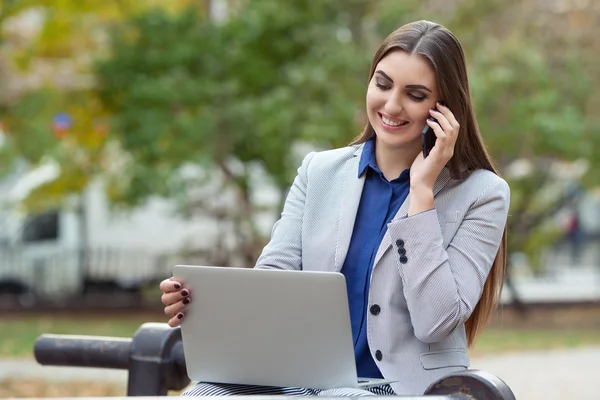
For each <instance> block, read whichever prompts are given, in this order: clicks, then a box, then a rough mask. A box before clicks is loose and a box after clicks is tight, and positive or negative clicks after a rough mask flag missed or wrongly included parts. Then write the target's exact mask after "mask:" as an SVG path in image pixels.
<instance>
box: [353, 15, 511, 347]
mask: <svg viewBox="0 0 600 400" xmlns="http://www.w3.org/2000/svg"><path fill="white" fill-rule="evenodd" d="M394 50H402V51H405V52H407V53H409V54H415V55H419V56H422V57H424V58H425V59H426V60H428V61H429V63H430V65H431V66H432V68H433V70H434V71H435V74H436V76H437V83H438V88H439V93H440V96H441V99H440V100H443V101H444V103H445V105H446V106H448V108H449V109H450V110H451V111H452V113H453V114H454V116H455V117H456V120H457V121H458V122H459V123H460V131H459V134H458V138H457V141H456V145H455V148H454V155H453V157H452V158H451V159H450V161H449V162H448V165H447V167H448V169H449V170H450V174H451V176H452V177H453V178H454V179H464V178H466V177H467V176H468V175H469V174H470V173H471V172H473V171H475V170H477V169H487V170H489V171H492V172H494V173H495V174H497V175H499V174H498V171H497V170H496V168H495V166H494V164H493V162H492V159H491V158H490V156H489V154H488V152H487V150H486V149H485V146H484V144H483V140H482V138H481V134H480V133H479V127H478V126H477V120H476V119H475V111H474V109H473V104H472V102H471V95H470V92H469V81H468V78H467V66H466V61H465V56H464V52H463V50H462V46H461V45H460V42H459V41H458V39H457V38H456V37H455V36H454V35H453V34H452V32H450V31H449V30H448V29H446V28H444V27H443V26H442V25H440V24H436V23H434V22H430V21H417V22H412V23H410V24H407V25H404V26H402V27H400V28H398V29H396V30H395V31H394V32H392V33H391V34H390V35H389V36H388V37H387V38H385V40H384V41H383V43H382V44H381V46H380V47H379V49H378V50H377V51H376V52H375V56H374V57H373V63H372V64H371V70H370V72H369V79H368V81H370V80H371V78H372V77H373V74H374V73H375V68H376V67H377V64H379V62H380V61H381V60H382V59H383V58H384V57H385V56H386V55H387V54H388V53H390V52H391V51H394ZM374 135H375V131H374V130H373V127H372V126H371V124H370V122H367V125H366V126H365V129H364V131H363V132H362V134H360V135H359V136H358V137H357V138H356V139H354V141H353V142H352V143H351V144H360V143H364V142H366V141H367V140H369V139H370V138H371V137H373V136H374ZM505 268H506V228H505V229H504V234H503V236H502V242H501V244H500V248H499V249H498V254H497V255H496V259H495V260H494V264H493V265H492V269H491V271H490V273H489V275H488V277H487V280H486V282H485V285H484V287H483V292H482V294H481V298H480V299H479V302H478V303H477V306H476V307H475V309H474V310H473V313H472V314H471V316H470V317H469V319H468V320H467V322H466V324H465V325H466V331H467V343H468V344H469V346H471V345H473V343H474V341H475V338H476V337H477V334H478V333H479V332H480V331H481V330H482V328H483V327H484V326H485V325H486V323H487V322H488V321H489V319H490V317H491V315H492V313H493V312H494V309H495V308H496V305H497V304H498V302H499V300H500V294H501V291H502V286H503V284H504V271H505Z"/></svg>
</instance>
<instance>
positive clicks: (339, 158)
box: [309, 145, 362, 172]
mask: <svg viewBox="0 0 600 400" xmlns="http://www.w3.org/2000/svg"><path fill="white" fill-rule="evenodd" d="M361 151H362V145H352V146H346V147H340V148H336V149H331V150H322V151H317V152H313V154H312V158H311V160H310V165H309V172H311V171H316V172H319V171H324V170H325V171H326V170H331V168H336V167H339V166H341V165H344V164H345V163H346V161H348V160H349V159H352V158H353V157H358V156H359V155H360V152H361Z"/></svg>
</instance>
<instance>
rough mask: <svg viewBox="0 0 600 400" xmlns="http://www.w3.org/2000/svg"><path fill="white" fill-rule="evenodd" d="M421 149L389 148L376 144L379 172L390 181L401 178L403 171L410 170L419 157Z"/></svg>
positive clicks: (376, 159)
mask: <svg viewBox="0 0 600 400" xmlns="http://www.w3.org/2000/svg"><path fill="white" fill-rule="evenodd" d="M419 151H420V149H417V150H416V151H415V149H414V148H410V147H407V148H395V149H393V148H389V147H386V146H385V145H382V144H381V143H377V142H376V143H375V161H377V166H378V167H379V170H380V171H381V172H382V173H383V176H385V178H386V179H387V180H388V181H392V180H394V179H396V178H398V177H399V176H400V174H401V173H402V171H404V170H406V169H409V168H410V166H411V165H412V163H413V161H414V160H415V158H416V157H417V155H418V152H419Z"/></svg>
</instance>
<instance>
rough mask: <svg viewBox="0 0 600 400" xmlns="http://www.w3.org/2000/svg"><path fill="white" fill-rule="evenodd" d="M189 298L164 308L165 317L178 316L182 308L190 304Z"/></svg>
mask: <svg viewBox="0 0 600 400" xmlns="http://www.w3.org/2000/svg"><path fill="white" fill-rule="evenodd" d="M190 301H191V300H190V298H189V297H186V298H185V299H183V300H180V301H178V302H177V303H173V304H171V305H169V306H166V307H165V315H166V316H167V317H171V318H172V317H175V316H176V315H177V314H179V313H180V312H181V311H182V310H183V309H184V308H185V306H187V305H188V304H190Z"/></svg>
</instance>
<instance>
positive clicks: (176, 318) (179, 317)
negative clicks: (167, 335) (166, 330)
mask: <svg viewBox="0 0 600 400" xmlns="http://www.w3.org/2000/svg"><path fill="white" fill-rule="evenodd" d="M183 317H184V315H183V313H179V314H177V315H175V316H174V317H173V318H171V319H170V320H169V322H168V324H169V326H170V327H171V328H175V327H176V326H179V325H180V324H181V321H182V320H183Z"/></svg>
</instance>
